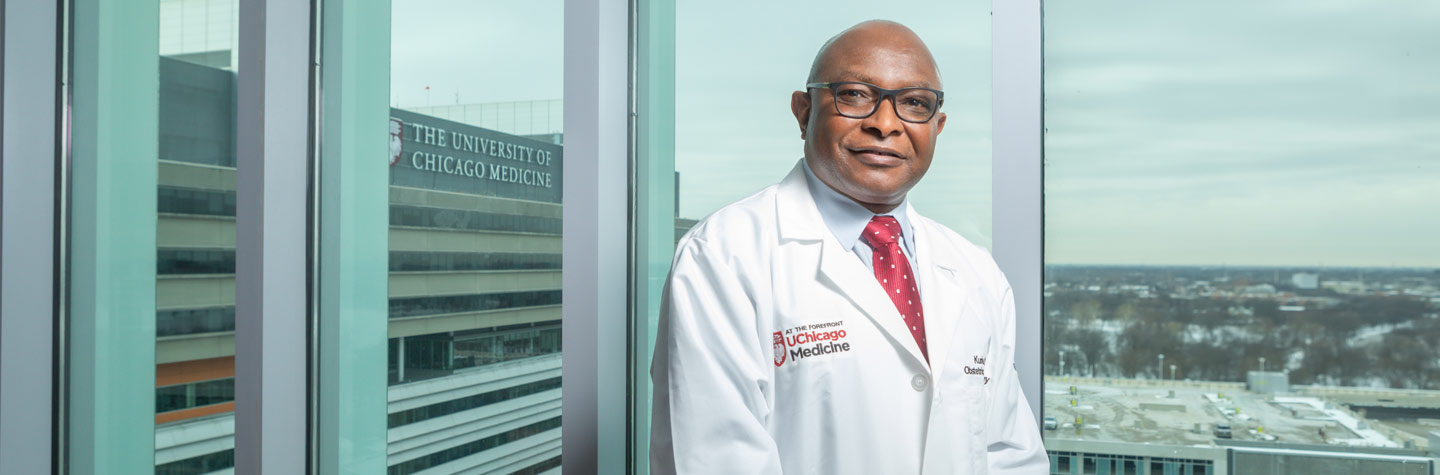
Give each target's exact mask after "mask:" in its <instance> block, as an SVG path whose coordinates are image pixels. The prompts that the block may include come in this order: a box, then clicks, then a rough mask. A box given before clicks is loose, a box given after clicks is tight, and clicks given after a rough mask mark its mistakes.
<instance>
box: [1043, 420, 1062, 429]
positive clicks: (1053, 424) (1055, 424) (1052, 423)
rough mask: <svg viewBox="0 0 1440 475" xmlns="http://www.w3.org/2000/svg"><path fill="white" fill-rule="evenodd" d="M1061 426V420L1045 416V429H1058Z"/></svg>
mask: <svg viewBox="0 0 1440 475" xmlns="http://www.w3.org/2000/svg"><path fill="white" fill-rule="evenodd" d="M1059 427H1060V422H1059V421H1057V420H1055V418H1054V417H1046V418H1045V430H1055V429H1057V428H1059Z"/></svg>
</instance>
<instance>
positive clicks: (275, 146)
mask: <svg viewBox="0 0 1440 475" xmlns="http://www.w3.org/2000/svg"><path fill="white" fill-rule="evenodd" d="M239 7H240V12H239V13H240V19H239V29H240V31H239V55H240V57H239V62H238V64H239V68H238V76H237V78H238V79H237V80H238V84H237V89H238V91H237V100H236V109H237V110H236V112H237V114H236V210H235V211H236V213H235V215H236V216H235V228H236V249H235V295H236V299H235V471H236V472H237V473H245V474H250V473H254V474H259V473H304V472H305V467H306V447H307V435H308V434H307V420H308V418H307V398H306V394H307V389H308V380H307V378H308V375H307V369H308V365H306V364H304V362H305V361H307V358H308V354H307V351H308V349H309V345H308V341H309V338H308V331H307V329H308V327H309V320H310V318H311V315H310V313H309V312H308V297H309V295H308V290H309V289H310V285H309V282H308V281H307V275H308V272H307V268H308V266H309V261H308V259H307V258H306V256H307V246H308V244H309V243H308V237H307V229H308V228H307V224H308V221H309V217H308V214H307V210H306V207H305V206H303V203H306V202H307V193H309V180H310V177H309V161H310V153H309V152H310V136H311V132H312V131H311V128H310V110H309V108H308V107H305V106H303V105H304V104H310V103H311V101H310V89H311V88H310V71H311V68H310V62H311V58H310V51H311V50H310V48H305V47H296V45H308V44H310V41H311V31H310V27H311V17H310V15H311V8H310V4H309V2H303V1H292V0H258V1H253V2H242V4H241V5H240V6H239Z"/></svg>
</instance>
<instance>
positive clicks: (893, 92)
mask: <svg viewBox="0 0 1440 475" xmlns="http://www.w3.org/2000/svg"><path fill="white" fill-rule="evenodd" d="M846 84H859V85H862V86H867V87H869V88H871V89H874V90H877V91H880V98H878V99H876V100H875V107H874V108H871V109H870V113H868V114H865V115H860V116H856V115H850V114H846V113H844V112H842V111H841V110H840V101H839V100H835V99H833V98H834V97H836V93H837V92H838V91H837V90H836V88H837V87H839V86H844V85H846ZM805 89H807V90H808V89H829V90H830V96H831V98H832V99H831V101H830V102H832V103H834V104H835V113H836V114H840V115H841V116H843V117H849V118H851V119H864V118H866V117H870V116H872V115H875V111H878V110H880V103H882V102H885V98H886V97H889V98H890V109H891V111H893V112H895V117H896V118H899V119H900V120H902V121H905V122H909V123H912V124H925V123H929V122H930V119H934V118H935V114H938V113H940V106H942V105H944V104H945V91H941V90H939V89H930V88H928V87H902V88H900V89H885V88H883V87H880V86H876V85H874V84H870V83H868V82H860V81H835V82H812V83H808V84H805ZM914 90H920V91H930V92H933V93H935V110H932V111H930V117H926V118H925V120H909V119H906V118H905V117H904V116H901V115H900V105H899V104H896V102H897V101H896V98H898V97H900V96H899V95H898V94H900V93H902V92H905V91H914Z"/></svg>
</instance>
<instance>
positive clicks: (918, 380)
mask: <svg viewBox="0 0 1440 475" xmlns="http://www.w3.org/2000/svg"><path fill="white" fill-rule="evenodd" d="M929 385H930V378H927V377H925V375H923V374H917V375H915V377H914V378H911V379H910V387H912V388H915V390H916V391H924V390H925V387H926V386H929Z"/></svg>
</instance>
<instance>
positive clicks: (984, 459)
mask: <svg viewBox="0 0 1440 475" xmlns="http://www.w3.org/2000/svg"><path fill="white" fill-rule="evenodd" d="M908 212H909V213H910V217H911V220H912V222H913V227H914V233H915V246H916V253H915V254H916V255H915V257H916V260H917V262H918V266H917V268H916V269H915V273H916V277H918V278H919V290H920V295H921V299H922V306H923V307H924V314H925V315H924V318H925V330H926V339H927V343H928V345H929V352H930V361H931V362H932V363H931V364H930V365H927V364H926V363H925V360H924V359H923V357H922V356H921V354H920V349H919V347H918V346H917V345H916V343H915V340H914V338H913V337H912V336H911V334H910V332H909V330H908V329H906V328H905V325H904V322H903V320H902V318H901V317H900V315H899V312H898V311H897V310H896V309H895V305H894V304H893V303H892V302H891V301H890V299H889V297H888V296H886V295H885V291H884V290H883V289H882V288H881V286H880V284H879V283H878V282H876V281H875V277H874V274H873V273H872V272H871V271H870V270H869V269H867V268H866V267H865V264H864V263H862V262H861V261H860V260H859V259H857V258H856V256H855V254H853V253H852V252H850V250H848V249H842V248H841V247H840V243H839V242H838V241H836V240H835V238H834V235H832V234H831V233H830V230H829V228H827V227H826V226H825V224H824V222H823V221H822V218H821V217H820V214H819V211H818V210H817V208H816V207H815V203H814V201H813V200H812V199H811V195H810V192H809V189H808V187H807V184H806V180H805V176H804V171H803V170H801V168H800V166H798V165H797V166H796V168H795V169H794V170H793V171H791V172H790V175H789V176H787V177H786V178H785V180H784V181H782V182H781V183H780V184H778V185H773V186H770V187H768V188H766V189H764V190H762V191H760V192H759V193H757V194H755V195H752V196H750V197H748V198H746V199H744V200H741V201H739V202H737V203H735V204H732V205H730V206H727V207H725V208H723V209H721V210H719V211H717V212H715V214H713V215H711V216H710V217H708V218H706V219H705V220H704V221H701V222H700V223H699V224H697V225H696V226H695V228H694V229H692V230H691V231H690V232H689V233H687V234H686V236H685V237H684V238H683V239H681V241H680V243H679V246H678V248H677V250H676V253H675V263H674V265H673V267H671V270H670V277H669V280H668V281H667V283H666V286H665V292H664V295H663V297H662V302H661V312H660V327H659V336H658V338H657V342H656V345H655V359H654V366H653V367H652V368H651V376H652V378H653V381H654V383H655V394H654V395H655V397H654V417H653V418H652V423H651V436H650V437H651V445H650V463H651V466H650V470H651V472H652V473H656V474H669V473H685V474H690V473H707V474H708V473H716V474H780V473H784V474H790V475H793V474H920V473H924V474H952V473H953V474H977V475H978V474H989V475H1002V474H1003V475H1009V474H1025V475H1030V474H1035V475H1041V474H1044V473H1047V472H1048V469H1049V460H1048V458H1047V457H1046V455H1045V449H1044V447H1043V446H1042V445H1041V440H1040V431H1039V429H1038V428H1037V427H1036V425H1035V420H1034V418H1033V416H1032V415H1031V412H1030V408H1029V406H1028V405H1027V404H1026V402H1025V396H1024V395H1023V394H1021V392H1020V385H1019V381H1018V380H1017V378H1016V375H1015V369H1014V366H1013V364H1012V361H1013V358H1014V352H1015V306H1014V300H1013V298H1012V296H1011V291H1010V285H1009V284H1008V283H1007V282H1006V281H1005V277H1004V275H1003V274H1001V272H1000V269H999V268H998V267H996V265H995V262H994V260H992V259H991V258H990V255H989V253H987V252H986V251H985V250H984V249H983V248H980V247H978V246H975V245H974V244H971V243H970V242H968V241H966V240H965V239H964V238H962V237H960V236H959V235H958V234H956V233H955V232H954V231H951V230H949V229H947V228H945V227H944V226H941V225H940V224H938V223H936V222H934V221H931V220H930V219H927V218H924V217H922V216H920V215H918V214H916V213H915V211H914V209H913V208H910V209H909V210H908ZM842 330H843V333H842ZM797 357H798V358H797Z"/></svg>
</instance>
